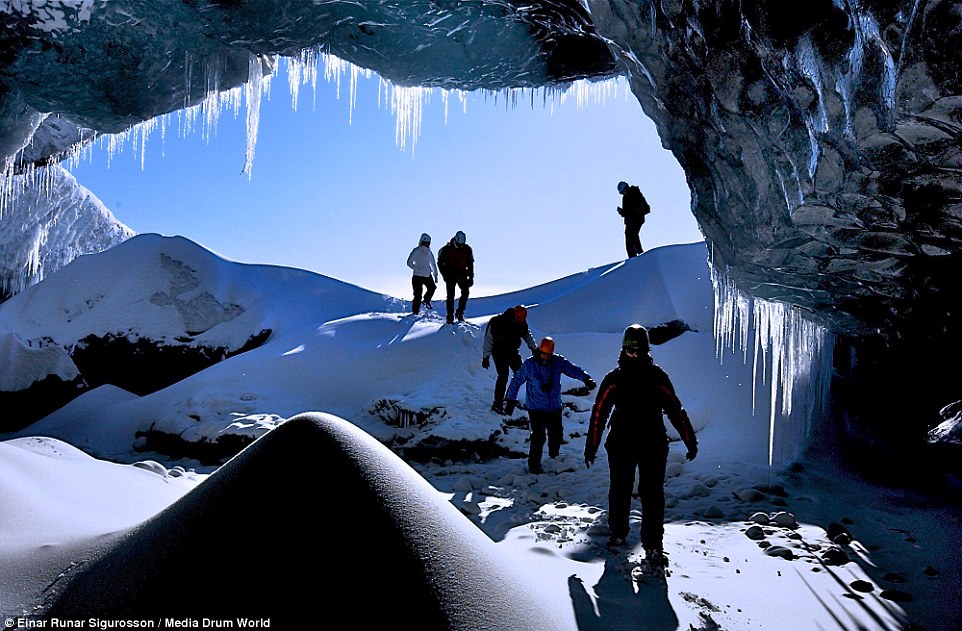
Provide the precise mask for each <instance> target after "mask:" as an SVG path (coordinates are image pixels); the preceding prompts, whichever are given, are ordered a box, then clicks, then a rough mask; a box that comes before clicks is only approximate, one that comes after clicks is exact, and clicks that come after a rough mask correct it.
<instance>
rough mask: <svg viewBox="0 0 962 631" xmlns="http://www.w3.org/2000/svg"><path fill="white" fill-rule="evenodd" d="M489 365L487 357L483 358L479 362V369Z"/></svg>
mask: <svg viewBox="0 0 962 631" xmlns="http://www.w3.org/2000/svg"><path fill="white" fill-rule="evenodd" d="M490 365H491V362H490V361H489V360H488V358H487V357H485V358H484V359H482V360H481V367H482V368H487V367H488V366H490Z"/></svg>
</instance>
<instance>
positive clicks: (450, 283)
mask: <svg viewBox="0 0 962 631" xmlns="http://www.w3.org/2000/svg"><path fill="white" fill-rule="evenodd" d="M444 285H445V287H446V288H447V291H448V296H447V300H446V301H445V305H444V306H445V308H446V309H447V316H448V322H451V321H452V320H453V319H454V318H455V317H457V318H458V320H460V319H462V318H464V309H465V307H467V306H468V290H469V289H470V285H468V281H467V280H465V279H462V280H447V279H445V280H444ZM455 288H458V289H460V290H461V295H460V296H459V297H458V309H457V311H455V310H454V289H455Z"/></svg>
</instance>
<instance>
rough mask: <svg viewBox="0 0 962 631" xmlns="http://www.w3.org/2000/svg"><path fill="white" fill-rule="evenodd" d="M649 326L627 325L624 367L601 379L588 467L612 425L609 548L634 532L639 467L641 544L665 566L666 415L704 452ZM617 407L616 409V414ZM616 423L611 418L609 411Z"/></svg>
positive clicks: (691, 454)
mask: <svg viewBox="0 0 962 631" xmlns="http://www.w3.org/2000/svg"><path fill="white" fill-rule="evenodd" d="M649 351H650V346H649V341H648V330H647V329H645V327H643V326H641V325H639V324H632V325H631V326H629V327H628V328H626V329H625V334H624V338H623V341H622V346H621V353H620V355H619V356H618V366H617V368H615V369H614V370H612V371H611V372H609V373H608V374H607V375H605V378H604V379H602V381H601V386H600V387H599V388H598V394H597V396H596V397H595V403H594V406H593V407H592V409H591V422H590V424H589V426H588V436H587V438H586V440H585V465H586V466H587V467H589V468H590V467H591V465H592V464H593V463H594V461H595V454H596V453H597V451H598V445H599V444H600V443H601V436H602V434H603V433H604V431H605V425H606V424H607V425H609V426H610V428H611V429H610V431H609V432H608V439H607V440H606V441H605V451H606V452H607V453H608V468H609V487H608V527H609V529H610V531H611V532H610V535H611V536H610V537H609V539H608V546H609V547H618V546H621V545H623V544H624V542H625V539H626V538H627V536H628V532H629V527H628V513H629V511H630V509H631V491H632V487H633V486H634V481H635V471H636V470H637V471H638V496H639V497H640V499H641V511H642V521H641V543H642V546H643V547H644V549H645V557H646V558H647V559H648V560H649V561H650V562H652V563H654V564H658V565H665V564H666V561H665V555H664V548H663V546H662V539H663V538H664V534H665V524H664V521H665V486H664V485H665V468H666V466H667V464H668V432H667V431H666V430H665V422H664V419H663V417H662V414H666V415H667V416H668V420H670V421H671V424H672V425H673V426H674V428H675V429H676V430H677V431H678V433H679V434H680V435H681V439H682V440H683V441H684V443H685V446H686V447H687V448H688V454H687V458H688V459H689V460H694V458H695V456H696V455H698V440H697V439H696V437H695V431H694V429H692V426H691V421H690V420H689V419H688V413H687V412H686V411H685V408H683V407H682V405H681V402H680V401H679V400H678V397H677V396H676V395H675V388H674V386H672V383H671V380H670V379H669V378H668V373H666V372H665V371H664V370H663V369H662V368H661V367H660V366H658V365H657V364H655V363H654V360H652V357H651V354H650V352H649ZM612 410H614V413H613V414H611V413H612ZM609 414H611V421H610V423H609V422H608V415H609Z"/></svg>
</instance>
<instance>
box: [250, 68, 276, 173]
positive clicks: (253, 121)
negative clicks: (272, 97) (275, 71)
mask: <svg viewBox="0 0 962 631" xmlns="http://www.w3.org/2000/svg"><path fill="white" fill-rule="evenodd" d="M261 64H262V61H261V59H260V58H259V57H257V56H256V55H251V57H250V64H249V68H250V74H249V75H248V78H247V86H246V91H245V94H246V96H247V150H246V152H245V155H244V169H243V172H244V173H246V174H247V177H248V178H250V177H251V171H252V170H253V168H254V147H255V145H256V144H257V128H258V126H259V125H260V113H261V95H262V94H263V93H264V92H265V91H266V90H267V89H268V88H269V86H270V76H268V77H266V78H265V77H264V68H263V66H262V65H261Z"/></svg>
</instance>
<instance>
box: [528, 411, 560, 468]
mask: <svg viewBox="0 0 962 631" xmlns="http://www.w3.org/2000/svg"><path fill="white" fill-rule="evenodd" d="M528 420H529V421H530V422H531V446H530V447H529V449H528V467H529V468H538V467H540V466H541V452H542V451H543V450H544V441H545V437H546V436H545V435H547V439H548V457H549V458H555V457H556V456H557V455H558V454H559V453H560V452H561V437H562V435H563V434H564V430H563V426H562V423H561V408H558V409H557V410H552V411H550V412H545V411H543V410H528Z"/></svg>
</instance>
